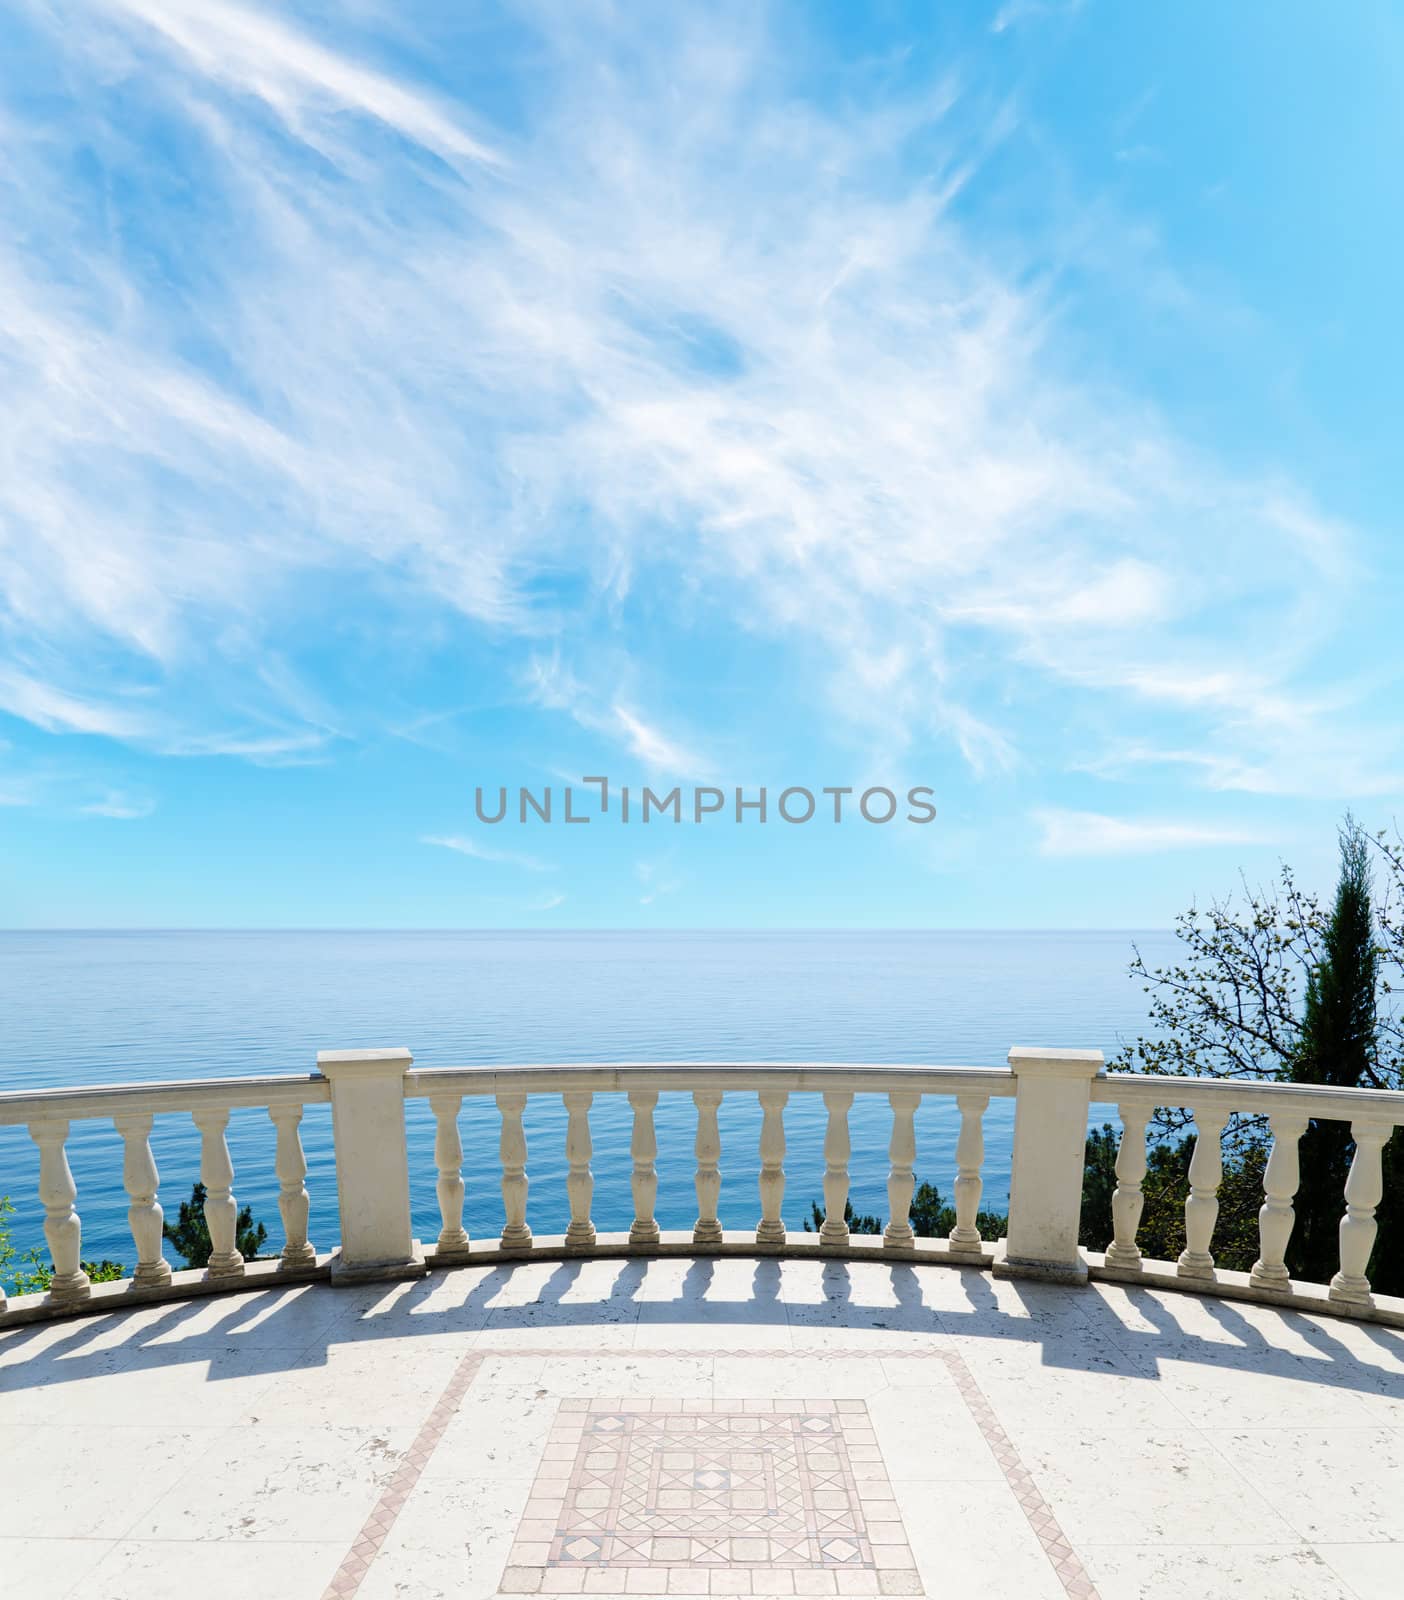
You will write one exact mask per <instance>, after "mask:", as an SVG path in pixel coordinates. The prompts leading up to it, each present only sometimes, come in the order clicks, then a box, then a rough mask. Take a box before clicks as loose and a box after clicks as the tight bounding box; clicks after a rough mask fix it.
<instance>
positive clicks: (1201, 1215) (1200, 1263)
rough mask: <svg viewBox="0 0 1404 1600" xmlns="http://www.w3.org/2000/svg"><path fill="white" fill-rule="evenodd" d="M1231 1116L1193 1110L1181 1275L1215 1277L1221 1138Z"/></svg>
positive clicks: (1221, 1167) (1179, 1272)
mask: <svg viewBox="0 0 1404 1600" xmlns="http://www.w3.org/2000/svg"><path fill="white" fill-rule="evenodd" d="M1227 1121H1228V1118H1227V1117H1226V1116H1225V1115H1224V1114H1223V1113H1222V1112H1220V1111H1200V1110H1198V1109H1196V1110H1195V1113H1194V1154H1193V1155H1192V1156H1191V1157H1190V1169H1189V1182H1190V1192H1189V1198H1188V1199H1187V1200H1186V1201H1185V1248H1184V1249H1183V1250H1181V1252H1180V1259H1179V1261H1178V1262H1177V1263H1176V1265H1175V1271H1176V1273H1177V1274H1178V1275H1179V1276H1180V1277H1182V1278H1204V1279H1207V1280H1209V1281H1211V1282H1212V1281H1213V1278H1214V1256H1213V1253H1212V1252H1211V1250H1210V1248H1209V1246H1210V1245H1211V1244H1212V1243H1213V1242H1214V1224H1215V1223H1216V1222H1217V1221H1218V1220H1219V1182H1220V1180H1221V1179H1222V1178H1223V1175H1224V1166H1223V1155H1222V1152H1221V1150H1220V1145H1219V1141H1220V1139H1221V1138H1222V1137H1223V1132H1224V1125H1225V1123H1226V1122H1227Z"/></svg>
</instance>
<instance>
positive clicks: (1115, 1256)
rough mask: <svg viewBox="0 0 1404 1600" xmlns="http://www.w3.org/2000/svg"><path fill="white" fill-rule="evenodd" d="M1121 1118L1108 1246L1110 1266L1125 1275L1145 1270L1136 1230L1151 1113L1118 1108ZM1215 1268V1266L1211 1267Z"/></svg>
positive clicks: (1140, 1205) (1141, 1196)
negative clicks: (1119, 1269) (1110, 1234)
mask: <svg viewBox="0 0 1404 1600" xmlns="http://www.w3.org/2000/svg"><path fill="white" fill-rule="evenodd" d="M1116 1110H1117V1115H1118V1116H1119V1117H1120V1118H1121V1143H1120V1144H1119V1145H1118V1146H1117V1149H1116V1193H1115V1194H1113V1195H1112V1234H1113V1237H1112V1242H1111V1243H1110V1244H1109V1245H1108V1246H1107V1265H1108V1266H1109V1267H1120V1268H1121V1270H1122V1271H1123V1272H1139V1271H1140V1270H1141V1251H1140V1247H1139V1246H1138V1245H1137V1243H1136V1230H1137V1229H1138V1228H1139V1227H1140V1225H1141V1211H1142V1208H1143V1207H1144V1206H1145V1203H1146V1200H1145V1196H1144V1195H1143V1194H1142V1193H1141V1180H1142V1179H1143V1178H1144V1177H1145V1175H1146V1123H1147V1121H1148V1120H1149V1117H1150V1113H1149V1112H1148V1111H1146V1110H1144V1109H1142V1108H1141V1107H1140V1106H1118V1107H1117V1108H1116ZM1212 1229H1213V1224H1212V1222H1211V1223H1210V1230H1211V1232H1212ZM1210 1264H1211V1266H1212V1262H1211V1263H1210Z"/></svg>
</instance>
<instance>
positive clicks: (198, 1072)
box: [0, 930, 1175, 1268]
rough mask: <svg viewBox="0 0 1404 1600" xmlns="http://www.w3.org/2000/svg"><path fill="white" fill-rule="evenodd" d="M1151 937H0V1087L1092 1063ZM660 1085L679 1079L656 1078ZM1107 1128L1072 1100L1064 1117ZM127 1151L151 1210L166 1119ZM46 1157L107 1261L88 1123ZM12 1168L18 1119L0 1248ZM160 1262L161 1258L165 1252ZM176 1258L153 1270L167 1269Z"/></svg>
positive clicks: (475, 1216)
mask: <svg viewBox="0 0 1404 1600" xmlns="http://www.w3.org/2000/svg"><path fill="white" fill-rule="evenodd" d="M1174 947H1175V940H1174V936H1173V935H1172V934H1171V933H1169V932H1168V931H1164V930H1158V931H1156V930H1152V931H1143V932H1127V931H1124V930H1121V931H1105V932H1085V931H1083V932H1056V931H1039V932H1016V931H1006V932H962V931H942V932H891V933H883V932H862V933H845V932H803V933H776V932H769V933H763V932H738V933H718V932H696V933H689V932H657V933H653V932H584V931H582V932H486V931H472V932H315V931H308V932H282V931H279V932H203V931H201V932H186V931H180V930H170V931H161V932H145V931H143V932H110V931H104V932H40V933H34V932H24V933H21V932H12V933H0V1006H3V1017H4V1027H3V1031H0V1089H4V1090H26V1089H40V1088H50V1087H59V1086H64V1085H69V1086H76V1085H84V1084H99V1083H146V1082H152V1081H160V1080H170V1079H182V1078H186V1079H189V1078H218V1077H235V1076H240V1075H251V1074H259V1073H280V1072H288V1073H292V1072H309V1071H311V1070H313V1068H314V1066H315V1060H316V1053H317V1051H318V1050H324V1049H351V1048H361V1047H366V1046H380V1045H403V1046H406V1047H408V1048H409V1049H410V1050H411V1051H412V1052H413V1054H414V1058H415V1061H416V1063H417V1064H419V1065H421V1066H425V1067H430V1066H432V1067H442V1066H470V1065H481V1066H494V1065H499V1064H503V1063H513V1062H604V1061H660V1062H663V1061H666V1062H675V1061H676V1062H687V1061H738V1062H744V1061H794V1062H805V1061H811V1062H824V1061H847V1062H884V1063H892V1062H906V1063H922V1064H939V1065H969V1066H1000V1065H1002V1064H1003V1063H1004V1061H1005V1058H1006V1055H1007V1053H1008V1051H1009V1048H1010V1046H1011V1045H1044V1046H1047V1045H1054V1046H1063V1047H1069V1048H1080V1049H1100V1050H1102V1051H1104V1052H1105V1053H1106V1056H1107V1058H1108V1060H1109V1061H1110V1060H1111V1059H1112V1058H1113V1057H1114V1056H1115V1055H1116V1053H1117V1052H1118V1051H1119V1050H1120V1049H1121V1048H1122V1047H1123V1046H1124V1045H1125V1044H1127V1043H1129V1042H1131V1041H1133V1040H1134V1039H1135V1038H1136V1037H1137V1036H1138V1035H1141V1034H1149V1033H1150V1032H1151V1031H1152V1030H1151V1026H1150V1022H1149V1018H1148V997H1147V996H1146V994H1145V993H1144V992H1143V987H1142V982H1141V980H1139V979H1137V978H1134V977H1132V976H1131V974H1130V973H1129V971H1128V964H1129V962H1130V960H1131V957H1132V954H1133V948H1139V949H1140V950H1141V952H1142V954H1143V956H1144V957H1145V959H1146V961H1147V963H1148V964H1151V965H1160V964H1164V963H1165V962H1166V961H1167V960H1168V959H1169V958H1170V957H1171V956H1172V954H1173V952H1174ZM681 1081H682V1082H683V1083H684V1084H685V1082H686V1080H685V1078H684V1079H682V1080H681ZM1013 1109H1014V1104H1013V1101H1012V1100H1004V1099H997V1100H993V1101H992V1102H991V1104H990V1108H989V1112H988V1114H987V1116H986V1119H985V1137H986V1163H985V1169H984V1179H985V1193H984V1202H983V1203H984V1204H985V1205H986V1206H987V1207H990V1208H993V1209H1001V1210H1002V1209H1003V1208H1004V1207H1005V1205H1006V1204H1007V1201H1008V1194H1009V1163H1010V1149H1011V1136H1012V1128H1013ZM1103 1118H1105V1119H1107V1120H1111V1119H1113V1118H1114V1112H1113V1111H1112V1110H1111V1108H1103V1107H1097V1106H1094V1107H1093V1110H1092V1120H1093V1121H1094V1122H1096V1121H1097V1120H1099V1119H1103ZM720 1120H721V1132H722V1158H721V1166H722V1189H721V1202H720V1206H719V1212H720V1216H721V1219H722V1223H723V1226H725V1227H728V1228H751V1227H753V1226H754V1225H755V1222H756V1219H757V1216H758V1213H759V1202H758V1196H757V1188H756V1178H757V1171H758V1167H759V1157H758V1153H757V1143H758V1138H759V1131H760V1111H759V1107H758V1105H757V1102H756V1098H755V1096H754V1095H750V1094H735V1095H728V1096H727V1098H726V1100H725V1101H724V1102H723V1105H722V1109H721V1119H720ZM824 1120H825V1119H824V1108H823V1104H822V1102H821V1101H820V1099H819V1097H818V1096H817V1095H809V1094H805V1095H793V1096H792V1097H791V1099H790V1103H789V1106H788V1108H787V1111H786V1140H787V1150H786V1156H785V1169H786V1174H787V1182H786V1191H785V1205H784V1214H785V1219H786V1222H787V1224H788V1225H789V1226H790V1227H791V1228H792V1229H796V1230H797V1229H799V1228H801V1227H802V1226H803V1225H804V1223H805V1221H806V1220H807V1219H808V1218H809V1215H810V1206H811V1204H812V1203H813V1202H815V1201H817V1200H819V1199H820V1197H821V1182H820V1180H821V1176H822V1173H823V1154H822V1149H823V1139H824ZM407 1121H408V1141H409V1154H410V1173H411V1185H412V1195H411V1198H412V1204H413V1217H414V1225H415V1232H416V1234H417V1236H418V1237H419V1238H421V1239H423V1240H425V1241H426V1242H429V1241H432V1240H433V1239H434V1238H435V1237H436V1235H437V1233H438V1227H439V1219H438V1206H437V1201H436V1198H435V1178H436V1173H435V1169H434V1160H433V1143H434V1126H433V1117H432V1114H431V1113H430V1111H429V1107H428V1105H427V1103H426V1102H424V1101H422V1100H413V1101H410V1102H408V1103H407ZM590 1121H591V1132H592V1136H593V1140H594V1156H593V1160H592V1167H593V1171H594V1176H595V1189H594V1205H593V1213H594V1218H595V1224H596V1227H597V1228H598V1229H599V1230H600V1231H602V1232H604V1231H616V1230H622V1229H626V1228H627V1227H628V1225H629V1221H630V1218H631V1216H632V1204H631V1198H630V1189H629V1171H630V1159H629V1128H630V1112H629V1107H628V1103H627V1100H626V1099H625V1097H624V1096H623V1095H622V1094H608V1095H597V1096H596V1098H595V1102H594V1105H593V1107H592V1110H591V1114H590ZM460 1127H461V1130H462V1137H463V1147H464V1177H465V1181H466V1185H467V1195H466V1201H465V1207H464V1223H465V1225H466V1227H467V1228H468V1230H469V1232H470V1234H472V1235H474V1236H475V1237H490V1236H494V1235H496V1234H497V1233H498V1232H499V1231H500V1230H501V1227H502V1202H501V1191H500V1187H499V1170H500V1169H499V1167H498V1160H497V1142H498V1133H499V1119H498V1115H497V1111H496V1107H495V1105H494V1104H493V1102H492V1100H491V1098H490V1097H483V1098H475V1097H471V1096H470V1097H468V1098H466V1099H465V1100H464V1104H463V1111H462V1116H461V1119H460ZM657 1128H658V1174H659V1188H658V1205H657V1215H658V1218H659V1221H660V1223H661V1225H662V1226H663V1227H664V1228H665V1229H670V1228H673V1229H675V1228H690V1227H691V1226H692V1223H693V1221H694V1219H695V1216H696V1196H695V1193H694V1190H693V1181H692V1180H693V1173H694V1160H693V1153H692V1150H693V1139H694V1135H695V1131H696V1117H695V1112H694V1109H693V1105H692V1100H691V1097H690V1095H688V1094H685V1093H683V1094H667V1093H665V1094H664V1095H663V1096H662V1097H661V1098H660V1102H659V1106H658V1112H657ZM850 1128H851V1132H852V1143H853V1157H852V1167H851V1174H852V1189H851V1195H852V1200H853V1204H854V1206H855V1208H856V1209H857V1210H858V1211H860V1212H875V1213H878V1214H880V1215H881V1214H884V1213H885V1210H886V1204H887V1197H886V1180H887V1170H888V1160H887V1146H888V1137H889V1134H890V1130H891V1114H890V1111H889V1109H888V1106H887V1103H886V1100H885V1097H882V1096H877V1095H860V1096H858V1097H857V1099H856V1100H855V1103H854V1107H853V1112H852V1115H851V1118H850ZM526 1130H527V1138H528V1151H529V1153H528V1163H527V1166H528V1174H529V1177H530V1184H531V1188H530V1200H529V1207H528V1219H527V1220H528V1221H529V1223H530V1224H531V1226H532V1228H533V1230H534V1231H536V1232H537V1233H540V1234H550V1233H560V1232H563V1231H564V1228H565V1224H566V1220H567V1217H568V1206H567V1201H566V1193H565V1155H564V1142H565V1113H564V1109H563V1107H562V1105H561V1102H560V1099H559V1097H558V1096H544V1095H543V1096H539V1097H537V1096H534V1097H533V1098H532V1099H531V1100H530V1101H529V1102H528V1110H527V1116H526ZM958 1131H959V1122H958V1117H957V1114H956V1110H955V1106H954V1103H953V1102H952V1101H950V1100H949V1099H948V1098H946V1097H936V1098H930V1099H927V1100H926V1101H924V1102H923V1104H922V1107H921V1109H920V1112H919V1113H918V1116H917V1161H916V1175H917V1178H918V1180H919V1181H921V1180H925V1181H928V1182H931V1183H933V1184H935V1185H936V1186H937V1188H939V1190H940V1191H941V1193H942V1195H943V1197H945V1198H946V1199H947V1200H949V1199H950V1197H951V1193H952V1182H953V1179H954V1176H955V1166H954V1155H955V1140H956V1135H957V1133H958ZM303 1141H304V1145H305V1148H306V1152H307V1160H308V1169H309V1170H308V1178H307V1187H308V1190H309V1193H310V1195H311V1202H312V1220H311V1226H310V1235H311V1238H312V1241H313V1243H314V1244H315V1245H316V1246H317V1247H318V1248H319V1249H328V1248H330V1247H332V1246H333V1245H334V1244H335V1243H336V1241H337V1236H338V1230H337V1212H336V1177H335V1170H334V1166H333V1157H332V1144H331V1120H330V1114H329V1108H328V1107H326V1106H309V1107H308V1108H307V1112H306V1115H305V1117H304V1119H303ZM229 1145H230V1151H231V1154H232V1157H233V1161H234V1166H235V1180H234V1192H235V1194H236V1196H237V1198H238V1200H239V1202H240V1204H241V1206H242V1205H245V1204H247V1205H248V1206H249V1207H250V1208H251V1210H252V1212H253V1216H254V1219H255V1221H262V1222H264V1223H265V1224H266V1226H267V1228H268V1233H269V1241H268V1245H267V1247H266V1249H268V1250H273V1249H276V1248H277V1247H278V1246H279V1245H280V1243H281V1238H282V1232H281V1225H280V1222H279V1218H278V1208H277V1193H278V1185H277V1180H276V1178H275V1176H274V1172H273V1149H274V1136H273V1128H272V1124H271V1123H270V1121H269V1119H268V1116H267V1114H266V1113H265V1112H261V1111H257V1110H239V1111H235V1112H234V1113H233V1114H232V1116H231V1118H230V1125H229ZM152 1148H153V1151H154V1154H155V1156H156V1160H157V1164H158V1166H159V1168H160V1173H161V1193H160V1199H161V1202H162V1204H163V1206H164V1207H165V1208H166V1211H167V1215H168V1217H173V1216H174V1214H175V1208H176V1205H177V1203H178V1202H179V1201H180V1200H182V1199H186V1198H188V1197H189V1194H190V1188H191V1185H192V1183H193V1182H194V1181H195V1179H196V1178H198V1176H199V1137H198V1135H197V1133H196V1131H195V1129H194V1126H193V1124H192V1122H191V1120H190V1118H189V1117H188V1116H184V1115H170V1116H160V1117H158V1118H157V1119H156V1125H155V1129H154V1132H153V1135H152ZM68 1154H69V1162H70V1165H71V1167H72V1170H73V1176H74V1180H75V1182H76V1184H77V1189H78V1198H77V1201H76V1206H77V1210H78V1212H79V1214H80V1216H81V1218H82V1224H83V1250H82V1253H83V1257H84V1259H91V1260H99V1259H102V1258H107V1259H111V1260H115V1261H121V1262H124V1263H125V1264H126V1265H127V1266H128V1268H130V1265H131V1262H132V1259H133V1255H134V1252H133V1246H132V1241H131V1234H130V1232H129V1229H128V1225H127V1219H126V1212H127V1198H126V1194H125V1192H124V1190H123V1187H122V1145H121V1140H120V1139H119V1137H118V1136H117V1134H116V1132H115V1130H114V1129H113V1127H112V1125H111V1123H110V1122H97V1121H84V1122H75V1123H74V1124H73V1126H72V1130H71V1133H70V1138H69V1144H68ZM37 1155H38V1153H37V1150H36V1149H35V1147H34V1145H33V1144H32V1143H31V1141H30V1139H29V1137H28V1134H27V1132H26V1130H25V1129H24V1128H22V1127H21V1128H0V1195H4V1194H8V1195H9V1196H10V1198H11V1201H12V1203H13V1205H14V1207H15V1212H14V1215H13V1216H12V1217H11V1218H10V1227H11V1232H12V1236H13V1240H14V1242H15V1244H17V1245H18V1246H20V1247H21V1248H22V1249H23V1248H27V1247H28V1246H30V1245H33V1244H37V1245H40V1246H42V1244H43V1233H42V1223H43V1210H42V1207H41V1205H40V1203H39V1199H38V1192H37V1185H38V1159H37ZM168 1253H169V1252H168ZM175 1264H176V1265H180V1264H181V1263H180V1262H179V1261H178V1260H176V1261H175Z"/></svg>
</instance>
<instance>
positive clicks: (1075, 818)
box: [1033, 810, 1271, 856]
mask: <svg viewBox="0 0 1404 1600" xmlns="http://www.w3.org/2000/svg"><path fill="white" fill-rule="evenodd" d="M1033 820H1034V822H1035V823H1037V825H1038V827H1039V830H1040V838H1039V841H1038V850H1039V853H1040V854H1041V855H1045V856H1122V855H1157V854H1160V853H1161V852H1163V851H1166V850H1189V849H1196V848H1200V847H1202V846H1204V845H1231V844H1232V845H1259V844H1265V843H1269V842H1271V841H1270V840H1267V839H1265V838H1264V837H1263V836H1262V834H1261V833H1255V832H1251V831H1248V830H1244V829H1241V828H1231V827H1220V826H1216V825H1214V824H1208V823H1198V822H1184V821H1177V820H1172V819H1158V820H1157V819H1147V818H1141V819H1133V818H1127V817H1109V816H1103V815H1102V814H1100V813H1099V812H1095V811H1059V810H1039V811H1035V812H1034V813H1033Z"/></svg>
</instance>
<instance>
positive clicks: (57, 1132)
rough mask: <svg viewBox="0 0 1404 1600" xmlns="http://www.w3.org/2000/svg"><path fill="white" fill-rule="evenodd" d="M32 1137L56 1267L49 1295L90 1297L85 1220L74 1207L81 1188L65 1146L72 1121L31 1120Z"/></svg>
mask: <svg viewBox="0 0 1404 1600" xmlns="http://www.w3.org/2000/svg"><path fill="white" fill-rule="evenodd" d="M29 1137H30V1138H31V1139H33V1141H34V1142H35V1144H37V1145H38V1146H39V1198H40V1200H41V1201H42V1202H43V1204H44V1238H45V1239H46V1240H47V1241H48V1245H49V1259H50V1260H51V1261H52V1262H53V1268H54V1275H53V1279H52V1281H51V1282H50V1284H49V1298H50V1299H52V1300H54V1301H58V1302H75V1301H79V1300H86V1299H87V1298H88V1296H89V1294H90V1293H91V1292H92V1285H91V1284H90V1283H89V1281H88V1274H87V1273H86V1272H84V1271H83V1264H82V1262H81V1260H80V1259H79V1257H80V1256H81V1254H82V1250H83V1224H82V1223H81V1222H80V1221H79V1219H78V1213H77V1212H76V1211H75V1210H74V1209H73V1202H74V1201H75V1200H76V1199H77V1198H78V1189H77V1186H76V1185H75V1183H74V1182H73V1174H72V1172H71V1171H70V1170H69V1166H68V1153H67V1152H66V1151H65V1149H64V1142H65V1141H66V1140H67V1138H68V1123H67V1122H61V1121H58V1120H55V1119H49V1118H45V1119H44V1120H42V1121H40V1122H31V1123H30V1124H29Z"/></svg>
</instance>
